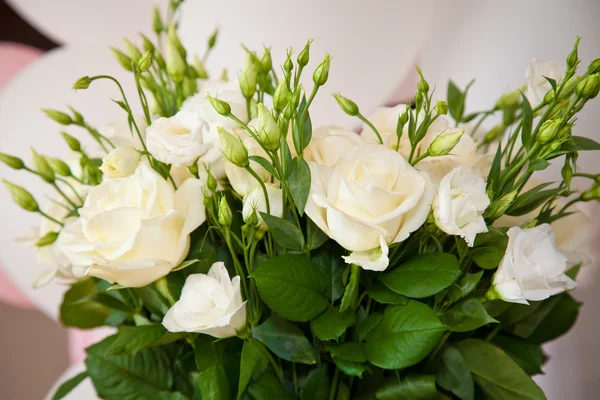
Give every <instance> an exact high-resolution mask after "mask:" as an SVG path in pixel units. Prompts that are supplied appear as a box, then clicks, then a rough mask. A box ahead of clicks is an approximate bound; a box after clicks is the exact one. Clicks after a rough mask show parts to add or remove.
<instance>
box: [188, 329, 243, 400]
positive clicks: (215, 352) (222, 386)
mask: <svg viewBox="0 0 600 400" xmlns="http://www.w3.org/2000/svg"><path fill="white" fill-rule="evenodd" d="M214 340H215V339H214V338H213V337H211V336H208V335H198V337H197V338H196V341H195V342H194V352H195V358H196V366H197V368H198V374H197V375H195V379H194V381H195V386H196V390H197V392H198V393H199V394H200V396H201V397H200V398H201V399H202V400H206V399H210V400H220V399H223V400H227V399H230V398H232V397H233V393H232V391H231V387H232V385H230V382H229V381H228V379H227V371H226V369H225V368H226V360H225V357H226V356H227V352H226V346H227V343H226V342H225V341H221V342H216V343H215V342H214ZM229 340H231V339H229ZM238 363H239V361H238ZM236 383H238V379H237V377H236ZM233 387H234V386H233Z"/></svg>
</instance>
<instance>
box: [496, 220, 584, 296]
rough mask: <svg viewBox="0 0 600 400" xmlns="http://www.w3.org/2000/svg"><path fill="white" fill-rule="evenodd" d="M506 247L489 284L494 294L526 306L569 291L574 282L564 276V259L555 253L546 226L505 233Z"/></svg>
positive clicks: (548, 229)
mask: <svg viewBox="0 0 600 400" xmlns="http://www.w3.org/2000/svg"><path fill="white" fill-rule="evenodd" d="M508 238H509V240H508V247H507V248H506V253H505V254H504V258H503V259H502V261H501V262H500V266H499V267H498V271H496V274H495V275H494V279H493V282H492V285H493V289H492V290H493V291H494V295H495V296H498V297H500V298H501V299H502V300H504V301H509V302H512V303H520V304H528V302H527V300H532V301H539V300H544V299H547V298H548V297H550V296H553V295H555V294H558V293H561V292H563V291H565V290H571V289H573V288H575V287H576V286H577V283H575V281H573V280H572V279H571V278H569V277H568V276H567V275H565V269H566V267H567V259H566V258H565V257H564V256H563V255H562V254H561V253H560V252H559V251H558V249H557V248H556V243H555V240H554V233H553V232H552V228H551V227H550V225H548V224H543V225H540V226H537V227H535V228H531V229H521V228H519V227H512V228H510V229H509V230H508Z"/></svg>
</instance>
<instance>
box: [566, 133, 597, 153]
mask: <svg viewBox="0 0 600 400" xmlns="http://www.w3.org/2000/svg"><path fill="white" fill-rule="evenodd" d="M571 139H572V140H573V142H574V143H575V148H576V149H577V151H582V150H584V151H585V150H600V143H598V142H596V141H595V140H593V139H590V138H587V137H585V136H573V137H571Z"/></svg>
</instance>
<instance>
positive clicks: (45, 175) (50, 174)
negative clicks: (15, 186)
mask: <svg viewBox="0 0 600 400" xmlns="http://www.w3.org/2000/svg"><path fill="white" fill-rule="evenodd" d="M31 155H32V158H33V164H34V165H35V170H36V171H37V172H38V173H39V174H40V176H41V177H42V179H44V180H45V181H46V182H48V183H52V182H54V179H55V175H54V170H53V169H52V168H51V167H50V165H48V163H47V162H46V160H45V159H44V158H43V157H42V156H40V155H39V154H38V153H37V152H36V151H35V150H34V149H31Z"/></svg>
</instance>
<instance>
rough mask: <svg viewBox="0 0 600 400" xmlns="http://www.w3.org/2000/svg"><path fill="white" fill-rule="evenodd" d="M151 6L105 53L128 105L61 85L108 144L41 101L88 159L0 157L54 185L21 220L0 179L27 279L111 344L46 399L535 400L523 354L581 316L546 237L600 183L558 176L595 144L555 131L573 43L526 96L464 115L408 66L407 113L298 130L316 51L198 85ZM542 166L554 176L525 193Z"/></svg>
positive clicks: (593, 80) (596, 80)
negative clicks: (96, 112)
mask: <svg viewBox="0 0 600 400" xmlns="http://www.w3.org/2000/svg"><path fill="white" fill-rule="evenodd" d="M171 3H172V4H171V9H170V12H169V15H168V16H167V17H166V18H163V16H162V15H160V13H159V12H158V11H157V12H156V15H155V20H154V30H155V32H156V35H157V38H156V39H155V40H154V41H153V40H151V39H149V38H147V37H142V40H143V46H141V47H137V46H135V45H134V44H133V43H131V42H129V41H125V50H124V51H121V50H118V49H112V50H113V52H114V54H115V56H116V59H117V60H118V61H119V62H120V63H121V64H122V66H123V67H124V68H125V69H127V70H128V71H131V75H132V79H133V80H135V83H136V87H137V93H136V95H137V96H136V97H137V98H136V99H135V101H134V100H133V99H132V98H128V97H127V96H126V94H125V92H124V91H123V90H122V89H121V85H120V82H119V81H118V80H116V79H115V78H113V77H112V76H106V75H99V76H85V77H82V78H80V79H79V80H77V81H76V82H75V84H74V86H73V88H74V89H76V90H87V89H88V88H90V87H91V86H93V85H97V84H101V83H102V82H106V83H107V84H111V85H116V86H117V87H118V88H119V89H120V93H121V95H122V97H121V98H118V99H114V100H113V101H114V102H115V103H116V104H117V105H118V106H119V107H120V108H121V109H122V111H123V113H124V114H125V115H126V117H127V123H126V124H122V126H118V127H117V128H118V129H115V130H116V131H120V133H118V134H117V133H115V132H112V133H111V132H106V131H102V130H101V129H97V128H95V127H94V126H92V125H91V124H90V123H89V122H88V121H87V120H86V119H85V117H84V116H83V115H81V114H80V113H79V112H78V111H77V110H75V109H73V108H71V109H70V110H65V111H59V110H54V109H45V110H43V111H44V112H45V113H46V114H47V115H48V116H49V117H50V118H52V119H53V120H54V121H56V122H57V123H58V124H60V125H62V126H64V127H68V128H80V129H79V130H80V131H83V132H87V134H89V135H90V137H91V138H92V139H93V140H94V141H95V142H96V143H97V146H95V147H92V146H88V147H87V148H84V146H82V144H81V143H80V141H79V140H78V139H77V138H75V136H73V135H72V134H70V133H66V132H62V136H63V138H64V140H65V142H66V144H67V145H68V147H69V148H70V150H71V151H72V154H73V155H72V156H71V157H70V158H69V159H68V160H67V161H63V160H60V159H58V158H55V157H52V156H48V155H42V154H39V153H37V152H36V151H33V154H32V157H33V159H32V163H31V164H26V163H25V162H24V161H22V159H21V158H18V157H16V156H12V155H7V154H1V155H0V160H1V161H3V162H4V163H5V164H6V165H8V166H9V167H12V168H14V169H17V170H22V171H24V172H27V173H31V174H34V175H37V176H39V178H41V179H43V180H44V181H45V182H47V183H48V184H49V185H51V186H53V188H54V189H55V190H56V197H55V198H53V199H52V200H51V201H50V202H49V203H48V204H46V205H39V204H38V202H37V201H36V199H35V198H34V197H33V195H32V194H30V193H29V192H28V191H27V190H26V189H24V188H23V187H21V186H18V185H17V184H14V183H10V182H7V181H4V184H5V186H6V187H7V189H8V190H9V191H10V193H11V194H12V197H13V199H14V201H15V202H16V203H17V204H18V205H19V206H20V207H21V208H23V209H25V210H26V211H29V212H33V213H38V214H39V215H40V216H41V217H42V223H41V227H40V230H39V235H38V237H37V238H36V239H35V248H36V251H37V252H38V254H39V256H40V257H41V258H42V259H44V260H47V261H48V262H49V263H50V264H51V265H52V268H51V269H49V270H47V271H45V272H44V273H42V274H41V275H40V277H39V278H38V279H37V280H36V282H35V283H34V284H35V285H37V286H40V285H44V284H46V283H48V282H50V281H52V280H59V281H62V282H67V283H68V284H69V285H70V288H69V290H68V291H67V292H66V293H65V296H64V301H63V303H62V305H61V307H60V316H61V320H62V322H63V324H64V325H65V326H71V327H77V328H83V329H90V328H94V327H98V326H104V325H107V326H112V327H116V328H117V329H116V333H115V334H114V335H112V336H110V337H107V338H106V339H104V340H102V341H101V342H99V343H97V344H94V345H92V346H91V347H89V348H88V349H87V359H86V361H85V365H86V367H87V370H86V371H85V372H83V373H81V374H79V375H77V376H76V377H74V378H72V379H71V380H69V381H67V382H65V383H64V384H63V385H62V386H61V387H60V388H59V390H58V392H57V393H56V394H55V397H54V398H55V399H60V398H62V397H64V396H65V395H66V394H67V393H68V392H69V391H70V390H71V389H72V388H73V387H75V386H76V385H77V384H78V383H79V382H81V381H82V380H83V379H86V378H88V377H89V378H90V379H91V381H92V382H93V384H94V387H95V389H96V391H97V393H98V396H99V397H101V398H103V399H132V400H133V399H163V400H167V399H168V400H183V399H190V400H191V399H223V400H226V399H256V400H263V399H269V400H271V399H311V400H335V399H339V400H345V399H382V400H383V399H462V400H472V399H481V398H491V399H525V398H526V399H543V398H545V396H544V393H543V392H542V390H541V389H540V388H539V387H538V386H537V385H536V384H535V382H534V381H533V380H532V379H531V376H532V375H535V374H539V373H541V367H542V365H543V363H544V362H545V361H546V358H547V357H546V356H545V355H544V353H543V351H542V349H541V345H542V344H543V343H545V342H547V341H549V340H552V339H554V338H556V337H558V336H560V335H562V334H563V333H565V332H566V331H567V330H568V329H569V328H570V327H571V326H572V325H573V323H574V321H575V319H576V318H577V314H578V309H579V307H580V303H578V302H577V301H575V300H574V299H573V298H572V297H571V295H570V294H568V293H567V292H568V291H569V290H571V289H574V288H575V287H576V285H577V284H576V283H575V279H576V276H577V272H578V270H579V268H580V267H581V265H582V264H583V263H584V262H585V261H586V260H585V257H582V256H581V253H579V252H578V251H577V248H576V246H575V245H574V241H576V239H578V238H580V237H581V233H580V230H578V232H575V231H573V230H570V229H569V228H568V226H573V224H577V225H581V224H584V223H586V220H585V216H584V215H583V214H581V213H580V212H579V211H578V210H577V208H576V207H575V205H576V204H577V203H580V202H587V201H598V200H599V199H600V178H599V175H598V174H596V173H584V172H580V171H579V170H578V168H577V157H578V154H579V152H580V151H589V150H600V144H598V143H596V142H595V141H593V140H590V139H587V138H585V137H584V136H576V135H575V134H574V131H575V128H576V127H575V123H576V119H577V114H578V112H579V111H580V110H581V109H582V108H583V107H584V106H585V105H586V104H587V103H588V101H589V100H591V99H593V98H594V97H596V96H597V95H598V92H599V90H600V75H599V72H600V59H598V60H596V61H594V62H592V63H591V64H590V65H589V66H588V68H587V69H581V68H579V67H580V65H579V64H580V60H579V58H578V52H577V48H578V43H579V39H577V42H576V43H575V46H574V48H573V50H572V51H571V53H570V54H569V55H568V57H567V59H566V63H548V62H533V63H532V64H531V65H530V67H529V71H528V83H527V85H526V86H525V87H523V88H519V89H517V90H514V91H511V92H509V93H506V94H504V95H502V96H501V97H500V98H499V99H498V101H497V102H496V104H495V105H494V106H493V107H492V108H491V109H489V110H485V111H482V112H476V113H472V114H466V113H465V108H466V107H465V103H466V97H467V93H468V89H469V86H470V85H469V86H467V87H466V88H465V89H460V88H459V87H457V86H456V85H455V84H453V83H452V82H451V83H450V84H449V86H448V91H447V97H446V98H445V99H441V100H437V97H438V93H435V91H434V88H433V87H432V85H430V83H429V82H428V81H427V80H426V78H425V77H424V76H423V74H422V73H421V71H420V70H419V69H417V71H418V72H419V74H420V81H419V83H418V87H417V89H416V93H415V95H414V99H413V102H412V103H411V104H403V105H398V106H396V107H391V108H390V107H384V108H379V109H377V110H376V111H375V112H374V113H373V115H371V116H369V117H366V116H364V115H363V114H362V113H361V110H360V108H359V106H358V105H357V104H356V103H355V102H353V101H352V100H350V99H348V98H346V97H344V96H342V95H340V94H334V97H335V100H336V101H337V102H338V103H339V106H340V107H341V109H342V110H343V112H345V113H346V114H348V115H350V116H353V117H356V118H357V119H358V120H360V121H361V122H362V124H363V127H362V132H361V133H360V134H358V133H356V132H354V131H352V130H348V129H344V128H342V127H338V126H323V127H318V128H313V126H312V122H311V116H310V111H311V105H312V103H313V99H314V98H315V96H317V95H318V94H321V92H323V86H324V85H325V84H326V82H327V80H328V76H329V70H330V64H331V62H332V59H331V57H330V56H329V55H325V57H324V58H323V59H322V60H321V61H320V62H319V63H317V64H316V67H315V66H309V61H310V59H311V58H312V54H311V53H310V45H311V41H309V42H308V43H307V44H306V46H305V47H304V48H303V49H302V50H301V51H300V52H298V53H297V55H296V54H294V51H293V50H292V49H291V48H290V49H288V50H287V53H286V54H287V57H286V60H285V63H284V64H283V66H282V67H281V68H279V67H275V66H274V65H273V62H272V58H271V50H270V49H269V48H265V49H264V50H260V51H253V50H250V49H245V52H246V60H245V63H244V65H243V67H242V68H241V71H240V73H239V79H238V80H230V79H228V76H227V75H228V74H227V71H224V72H223V73H222V75H221V76H220V77H217V78H215V77H209V75H208V73H207V71H206V69H205V67H204V65H205V62H206V60H207V57H208V55H209V53H210V50H211V49H212V48H213V47H214V45H215V43H216V40H217V32H215V34H214V35H213V36H211V37H210V38H209V40H208V46H207V52H206V54H204V56H203V57H201V58H199V57H191V56H190V55H189V54H187V52H186V49H185V48H184V46H183V45H182V44H181V42H180V40H179V38H178V34H177V29H176V23H175V18H176V16H177V9H178V5H179V4H180V3H181V2H180V1H174V2H171ZM303 73H304V74H305V75H306V74H307V73H310V74H312V86H311V87H307V88H305V87H303V86H302V84H301V83H300V82H301V77H302V74H303ZM436 100H437V101H436ZM138 106H139V107H141V110H142V114H141V115H137V114H136V113H135V112H134V109H135V108H136V107H138ZM448 114H449V115H448ZM490 120H492V121H494V124H495V125H494V124H492V125H493V126H492V127H491V128H489V124H486V123H484V122H485V121H490ZM486 126H487V127H486ZM122 132H125V133H124V134H123V133H122ZM551 162H554V163H562V165H563V168H562V179H561V181H560V182H543V181H536V177H535V175H536V173H537V172H539V171H542V170H544V169H546V168H547V167H548V166H549V165H550V163H551ZM575 177H577V178H579V179H580V180H581V181H582V182H584V186H585V187H586V188H587V189H585V190H583V191H581V190H576V189H575V188H572V187H571V181H572V180H573V178H575ZM565 221H567V223H566V222H565ZM584 235H585V234H584Z"/></svg>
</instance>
